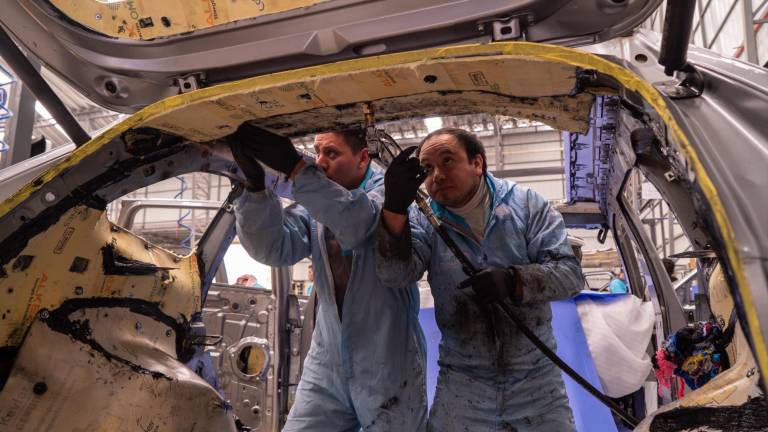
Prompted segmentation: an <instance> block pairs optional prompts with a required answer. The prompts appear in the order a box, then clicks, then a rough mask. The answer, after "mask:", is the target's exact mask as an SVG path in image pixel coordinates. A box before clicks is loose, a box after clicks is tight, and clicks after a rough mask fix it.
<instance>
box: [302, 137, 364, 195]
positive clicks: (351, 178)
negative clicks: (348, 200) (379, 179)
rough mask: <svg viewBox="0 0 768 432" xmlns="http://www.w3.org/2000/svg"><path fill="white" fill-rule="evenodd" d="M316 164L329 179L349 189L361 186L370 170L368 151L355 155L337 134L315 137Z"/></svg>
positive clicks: (361, 151)
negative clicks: (367, 171)
mask: <svg viewBox="0 0 768 432" xmlns="http://www.w3.org/2000/svg"><path fill="white" fill-rule="evenodd" d="M315 152H316V153H317V158H316V160H315V161H316V163H317V166H319V167H320V168H321V169H322V170H323V171H325V175H326V176H328V178H329V179H331V180H333V181H335V182H336V183H338V184H340V185H342V186H344V187H345V188H347V189H355V188H356V187H358V186H359V185H360V182H362V181H363V178H364V177H365V172H366V170H367V169H368V162H370V159H369V158H368V149H362V150H360V151H359V152H358V153H357V154H355V153H354V152H353V151H352V149H351V148H350V147H349V146H348V145H347V143H346V141H345V140H344V136H342V135H340V134H337V133H335V132H328V133H322V134H317V135H315Z"/></svg>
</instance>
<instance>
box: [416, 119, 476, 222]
mask: <svg viewBox="0 0 768 432" xmlns="http://www.w3.org/2000/svg"><path fill="white" fill-rule="evenodd" d="M419 160H420V161H421V165H422V166H423V167H424V168H426V169H427V171H428V173H429V174H428V176H427V179H426V180H425V182H424V184H425V185H426V187H427V192H428V193H429V196H431V197H432V199H434V200H435V201H437V202H438V203H440V204H442V205H444V206H449V207H461V206H462V205H464V204H466V203H467V202H468V201H469V200H470V199H471V198H472V195H473V194H474V193H475V191H476V190H477V185H478V183H479V182H480V179H481V178H482V176H483V157H482V156H481V155H479V154H478V155H475V157H473V158H472V160H469V159H468V158H467V152H466V150H464V146H463V145H461V143H460V142H459V141H458V140H457V139H456V137H454V136H453V135H447V134H443V135H435V136H433V137H432V138H430V139H428V140H427V141H426V142H424V145H423V146H422V147H421V150H420V151H419Z"/></svg>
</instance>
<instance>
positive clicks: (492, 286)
mask: <svg viewBox="0 0 768 432" xmlns="http://www.w3.org/2000/svg"><path fill="white" fill-rule="evenodd" d="M468 287H472V290H473V291H475V295H476V296H477V300H478V301H479V302H480V303H482V304H488V303H497V302H500V301H502V300H504V299H506V298H507V297H511V298H512V302H513V303H520V301H521V300H522V293H523V292H522V287H520V286H518V283H517V278H516V277H515V269H514V268H512V267H510V268H501V267H487V268H484V269H482V270H480V271H479V272H477V274H475V275H474V276H470V277H469V278H467V279H465V280H463V281H462V282H461V283H460V284H459V288H468Z"/></svg>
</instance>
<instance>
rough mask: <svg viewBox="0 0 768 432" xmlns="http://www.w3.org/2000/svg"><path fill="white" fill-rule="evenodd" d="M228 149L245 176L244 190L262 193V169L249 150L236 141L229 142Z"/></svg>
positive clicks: (263, 187)
mask: <svg viewBox="0 0 768 432" xmlns="http://www.w3.org/2000/svg"><path fill="white" fill-rule="evenodd" d="M229 148H230V149H231V150H232V157H234V158H235V162H237V166H239V167H240V170H241V171H243V175H245V188H246V189H248V190H249V191H251V192H259V191H263V190H264V189H265V186H264V168H262V167H261V164H260V163H259V161H258V160H257V159H256V157H255V156H254V155H253V152H252V151H251V149H250V148H249V147H248V146H247V145H246V144H243V143H242V142H240V141H238V140H230V141H229Z"/></svg>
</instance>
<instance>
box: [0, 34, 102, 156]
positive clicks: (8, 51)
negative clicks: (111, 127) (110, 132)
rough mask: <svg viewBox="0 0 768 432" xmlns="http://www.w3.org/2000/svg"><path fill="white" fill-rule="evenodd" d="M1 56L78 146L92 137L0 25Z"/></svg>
mask: <svg viewBox="0 0 768 432" xmlns="http://www.w3.org/2000/svg"><path fill="white" fill-rule="evenodd" d="M0 57H3V59H4V60H5V61H6V62H7V63H8V66H10V67H11V69H13V72H14V73H15V74H16V76H17V77H18V79H20V80H21V81H22V82H23V83H24V86H25V87H27V88H29V89H30V90H31V92H32V93H33V94H34V95H35V96H36V97H37V99H38V100H40V103H42V104H43V106H45V108H46V109H47V110H48V112H50V113H51V116H52V117H53V118H55V119H56V122H57V123H59V125H60V126H61V127H62V129H64V132H65V133H66V134H67V136H69V138H70V139H72V142H74V143H75V145H76V146H78V147H79V146H81V145H83V144H85V143H86V142H88V141H89V140H90V139H91V137H90V135H88V133H87V132H86V131H85V130H84V129H83V127H82V126H80V123H78V122H77V120H76V119H75V117H74V116H73V115H72V113H71V112H69V110H68V109H67V107H66V105H64V102H62V100H61V99H59V96H58V95H56V93H54V91H53V90H52V89H51V86H49V85H48V83H47V82H45V80H44V79H43V77H42V76H40V72H39V67H37V68H36V67H35V66H34V65H33V64H32V62H31V61H30V59H29V58H28V57H27V56H26V55H24V53H23V52H22V51H21V49H20V48H19V47H18V46H17V45H16V42H14V41H13V39H11V36H10V35H9V34H8V33H7V32H6V31H5V29H4V28H3V27H2V26H0Z"/></svg>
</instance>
